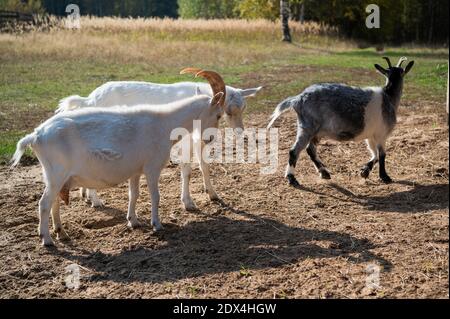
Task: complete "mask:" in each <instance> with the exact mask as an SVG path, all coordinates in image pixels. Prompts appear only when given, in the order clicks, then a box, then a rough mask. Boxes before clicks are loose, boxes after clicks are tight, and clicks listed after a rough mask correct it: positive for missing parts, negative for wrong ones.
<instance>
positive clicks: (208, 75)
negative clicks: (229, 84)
mask: <svg viewBox="0 0 450 319" xmlns="http://www.w3.org/2000/svg"><path fill="white" fill-rule="evenodd" d="M187 73H191V74H194V75H195V77H202V78H205V79H206V80H208V82H209V84H210V85H211V88H212V90H213V98H217V99H218V100H217V101H214V99H213V102H212V103H220V106H221V107H224V106H225V99H226V92H227V90H226V86H225V82H224V81H223V79H222V77H221V76H220V75H219V74H218V73H217V72H214V71H206V70H202V69H198V68H186V69H183V70H181V72H180V74H187ZM219 93H223V94H222V95H221V96H219V95H218V94H219Z"/></svg>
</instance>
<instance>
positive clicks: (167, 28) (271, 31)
mask: <svg viewBox="0 0 450 319" xmlns="http://www.w3.org/2000/svg"><path fill="white" fill-rule="evenodd" d="M81 25H82V27H83V28H86V29H94V30H100V31H111V32H117V31H142V30H146V31H151V32H155V31H159V32H190V31H196V32H198V31H203V32H207V31H213V32H215V33H216V34H217V35H220V34H222V33H224V32H225V33H227V32H232V33H233V34H236V33H247V34H250V35H252V36H253V35H254V34H255V33H264V34H265V35H276V36H277V37H278V36H279V32H280V23H279V22H272V21H269V20H263V19H260V20H240V19H216V20H202V19H198V20H183V19H177V20H175V19H169V18H166V19H158V18H154V19H144V18H138V19H131V18H130V19H124V18H112V17H106V18H97V17H82V19H81ZM290 26H291V28H292V32H294V33H299V34H300V33H301V34H307V35H334V34H335V33H336V29H335V28H333V27H329V26H326V25H321V24H319V23H316V22H305V23H303V24H302V23H298V22H291V24H290Z"/></svg>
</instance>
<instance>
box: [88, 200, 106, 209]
mask: <svg viewBox="0 0 450 319" xmlns="http://www.w3.org/2000/svg"><path fill="white" fill-rule="evenodd" d="M104 206H105V204H104V203H103V201H101V200H97V201H93V202H91V207H92V208H101V207H104Z"/></svg>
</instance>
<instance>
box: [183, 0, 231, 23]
mask: <svg viewBox="0 0 450 319" xmlns="http://www.w3.org/2000/svg"><path fill="white" fill-rule="evenodd" d="M237 3H238V1H237V0H228V1H222V0H178V14H179V15H180V17H181V18H183V19H199V18H204V19H213V18H233V17H235V16H236V11H235V8H236V4H237Z"/></svg>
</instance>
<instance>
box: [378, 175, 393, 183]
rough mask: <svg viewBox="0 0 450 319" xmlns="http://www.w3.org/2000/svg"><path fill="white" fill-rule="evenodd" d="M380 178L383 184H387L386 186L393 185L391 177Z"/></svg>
mask: <svg viewBox="0 0 450 319" xmlns="http://www.w3.org/2000/svg"><path fill="white" fill-rule="evenodd" d="M380 178H381V180H382V181H383V183H385V184H391V183H392V182H393V181H392V178H390V177H389V176H387V175H386V176H380Z"/></svg>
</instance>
